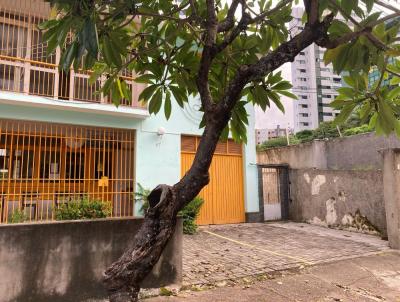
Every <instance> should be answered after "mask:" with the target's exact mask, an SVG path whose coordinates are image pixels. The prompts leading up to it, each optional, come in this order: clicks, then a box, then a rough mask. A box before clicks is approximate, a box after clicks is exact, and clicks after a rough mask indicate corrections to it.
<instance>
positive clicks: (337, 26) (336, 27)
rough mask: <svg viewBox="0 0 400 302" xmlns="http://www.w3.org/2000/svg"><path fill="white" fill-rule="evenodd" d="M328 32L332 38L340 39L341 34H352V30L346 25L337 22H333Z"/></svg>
mask: <svg viewBox="0 0 400 302" xmlns="http://www.w3.org/2000/svg"><path fill="white" fill-rule="evenodd" d="M328 32H329V34H331V35H332V36H333V37H340V36H342V35H343V34H346V33H350V32H352V30H351V29H350V27H349V26H348V25H347V24H346V23H344V22H342V21H339V20H333V21H332V23H331V26H330V27H329V30H328Z"/></svg>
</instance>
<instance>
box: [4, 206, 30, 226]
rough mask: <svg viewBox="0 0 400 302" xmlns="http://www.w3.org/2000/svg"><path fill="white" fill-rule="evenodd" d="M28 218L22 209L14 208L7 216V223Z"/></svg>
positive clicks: (23, 220) (19, 221)
mask: <svg viewBox="0 0 400 302" xmlns="http://www.w3.org/2000/svg"><path fill="white" fill-rule="evenodd" d="M28 219H29V217H28V215H26V214H25V212H24V210H21V209H15V210H14V211H13V212H12V213H11V215H10V217H9V218H8V222H9V223H23V222H25V221H27V220H28Z"/></svg>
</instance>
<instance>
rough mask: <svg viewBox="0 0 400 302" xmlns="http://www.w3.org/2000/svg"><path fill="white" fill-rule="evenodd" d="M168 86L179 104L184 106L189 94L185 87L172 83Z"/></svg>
mask: <svg viewBox="0 0 400 302" xmlns="http://www.w3.org/2000/svg"><path fill="white" fill-rule="evenodd" d="M168 88H169V90H170V91H171V92H172V94H173V96H174V98H175V100H176V102H177V103H178V104H179V106H180V107H182V108H183V106H184V104H185V102H187V96H186V93H185V91H184V89H182V88H180V87H177V86H172V85H170V86H168Z"/></svg>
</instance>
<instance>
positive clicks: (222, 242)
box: [183, 222, 389, 285]
mask: <svg viewBox="0 0 400 302" xmlns="http://www.w3.org/2000/svg"><path fill="white" fill-rule="evenodd" d="M388 249H389V248H388V244H387V241H384V240H381V239H380V238H378V237H375V236H370V235H364V234H358V233H352V232H346V231H339V230H333V229H327V228H322V227H318V226H312V225H308V224H299V223H291V222H287V223H268V224H267V223H265V224H261V223H260V224H238V225H224V226H209V227H202V228H200V230H199V232H198V233H197V234H196V235H193V236H185V237H184V243H183V250H184V253H183V274H184V277H183V283H184V285H196V284H216V283H221V282H224V280H235V279H239V278H244V277H246V276H257V275H259V276H262V275H263V274H270V273H273V272H277V271H282V270H287V269H295V268H304V267H307V266H312V265H316V264H321V263H326V262H332V261H336V260H343V259H350V258H355V257H361V256H367V255H372V254H376V253H379V252H382V251H385V250H388Z"/></svg>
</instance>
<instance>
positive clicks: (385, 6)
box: [375, 0, 400, 13]
mask: <svg viewBox="0 0 400 302" xmlns="http://www.w3.org/2000/svg"><path fill="white" fill-rule="evenodd" d="M375 3H376V4H378V5H380V6H382V7H384V8H387V9H390V10H391V11H394V12H395V13H400V9H398V8H396V7H394V6H392V5H390V4H388V3H385V2H383V1H380V0H375Z"/></svg>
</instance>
